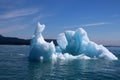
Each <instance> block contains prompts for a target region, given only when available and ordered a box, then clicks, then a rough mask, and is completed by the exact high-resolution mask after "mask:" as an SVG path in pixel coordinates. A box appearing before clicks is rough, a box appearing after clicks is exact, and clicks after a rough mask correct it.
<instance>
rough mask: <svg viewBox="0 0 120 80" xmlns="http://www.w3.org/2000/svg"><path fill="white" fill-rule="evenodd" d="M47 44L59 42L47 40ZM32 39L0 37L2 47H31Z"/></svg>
mask: <svg viewBox="0 0 120 80" xmlns="http://www.w3.org/2000/svg"><path fill="white" fill-rule="evenodd" d="M45 40H46V41H47V42H51V41H53V42H54V44H55V45H57V42H56V40H55V39H45ZM30 41H31V39H19V38H16V37H4V36H2V35H0V45H30Z"/></svg>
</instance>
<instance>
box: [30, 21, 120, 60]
mask: <svg viewBox="0 0 120 80" xmlns="http://www.w3.org/2000/svg"><path fill="white" fill-rule="evenodd" d="M44 28H45V25H41V24H40V23H38V27H37V28H36V30H35V33H34V35H33V38H32V41H31V50H30V55H29V59H30V60H44V61H50V60H59V59H61V60H66V59H94V58H97V59H98V58H102V59H108V60H117V59H118V58H117V57H116V56H115V55H113V54H112V53H111V52H110V51H109V50H108V49H107V48H105V47H104V46H102V45H97V44H96V43H94V42H92V41H90V40H89V38H88V36H87V33H86V31H85V30H84V29H82V28H78V29H77V30H76V31H65V32H64V33H61V34H59V36H58V38H57V43H58V46H56V47H55V45H54V44H53V42H51V43H48V42H46V41H45V40H44V37H43V36H42V32H43V30H44Z"/></svg>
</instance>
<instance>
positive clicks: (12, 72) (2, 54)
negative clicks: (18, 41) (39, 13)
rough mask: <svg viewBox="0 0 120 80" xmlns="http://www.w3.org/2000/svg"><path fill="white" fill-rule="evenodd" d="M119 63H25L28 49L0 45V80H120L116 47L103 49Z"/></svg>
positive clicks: (101, 61) (119, 66)
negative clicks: (114, 56)
mask: <svg viewBox="0 0 120 80" xmlns="http://www.w3.org/2000/svg"><path fill="white" fill-rule="evenodd" d="M107 48H108V49H109V50H110V51H111V52H112V53H114V54H115V55H116V56H117V57H118V58H119V60H117V61H108V60H100V59H98V60H70V61H58V62H55V63H50V62H48V63H39V62H29V61H28V55H29V49H30V48H29V46H15V45H0V80H120V47H107Z"/></svg>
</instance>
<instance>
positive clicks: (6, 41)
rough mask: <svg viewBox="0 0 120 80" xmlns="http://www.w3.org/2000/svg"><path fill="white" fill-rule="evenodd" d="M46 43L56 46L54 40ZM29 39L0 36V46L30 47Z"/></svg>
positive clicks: (48, 40)
mask: <svg viewBox="0 0 120 80" xmlns="http://www.w3.org/2000/svg"><path fill="white" fill-rule="evenodd" d="M45 40H46V41H47V42H51V41H53V43H54V44H55V45H56V46H57V41H56V39H45ZM30 41H31V39H19V38H16V37H4V36H2V35H0V45H30ZM104 46H105V47H120V46H116V45H104Z"/></svg>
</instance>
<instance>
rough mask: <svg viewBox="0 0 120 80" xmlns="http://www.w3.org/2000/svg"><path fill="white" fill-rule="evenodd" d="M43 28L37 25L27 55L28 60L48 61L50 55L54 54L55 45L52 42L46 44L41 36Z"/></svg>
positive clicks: (43, 26) (50, 57)
mask: <svg viewBox="0 0 120 80" xmlns="http://www.w3.org/2000/svg"><path fill="white" fill-rule="evenodd" d="M44 28H45V25H44V24H43V25H41V24H40V23H38V27H37V28H36V30H35V33H34V35H33V37H32V41H31V50H30V55H29V59H30V60H35V61H39V60H44V61H50V60H51V59H52V55H53V54H54V53H55V45H54V44H53V42H51V43H48V42H46V41H45V40H44V37H43V36H42V32H43V30H44Z"/></svg>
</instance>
